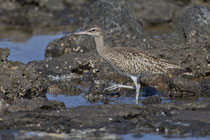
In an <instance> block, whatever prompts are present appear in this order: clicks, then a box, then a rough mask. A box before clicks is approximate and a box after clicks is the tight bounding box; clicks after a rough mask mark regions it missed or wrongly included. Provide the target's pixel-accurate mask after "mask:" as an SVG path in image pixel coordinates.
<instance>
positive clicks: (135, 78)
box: [130, 76, 141, 104]
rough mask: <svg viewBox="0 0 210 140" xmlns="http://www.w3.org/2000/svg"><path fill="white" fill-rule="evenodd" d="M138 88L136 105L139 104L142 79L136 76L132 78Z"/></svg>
mask: <svg viewBox="0 0 210 140" xmlns="http://www.w3.org/2000/svg"><path fill="white" fill-rule="evenodd" d="M130 77H131V79H132V80H133V82H134V84H135V86H136V104H138V98H139V92H140V88H141V85H140V78H138V77H135V76H130Z"/></svg>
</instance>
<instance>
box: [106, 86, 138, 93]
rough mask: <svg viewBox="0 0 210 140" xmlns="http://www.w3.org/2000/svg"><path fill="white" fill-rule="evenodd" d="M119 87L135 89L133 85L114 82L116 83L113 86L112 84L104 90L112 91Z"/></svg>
mask: <svg viewBox="0 0 210 140" xmlns="http://www.w3.org/2000/svg"><path fill="white" fill-rule="evenodd" d="M118 88H128V89H134V87H133V86H127V85H120V84H114V85H112V86H110V87H107V88H105V89H104V90H103V92H104V91H106V90H108V91H111V90H115V89H118Z"/></svg>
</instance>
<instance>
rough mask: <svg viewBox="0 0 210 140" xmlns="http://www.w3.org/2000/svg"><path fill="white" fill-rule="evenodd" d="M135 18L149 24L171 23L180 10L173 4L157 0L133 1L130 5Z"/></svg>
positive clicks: (164, 0)
mask: <svg viewBox="0 0 210 140" xmlns="http://www.w3.org/2000/svg"><path fill="white" fill-rule="evenodd" d="M131 6H132V11H133V13H134V16H135V18H137V19H138V20H139V21H141V22H143V23H144V24H145V23H147V24H148V23H149V24H161V23H165V22H166V23H167V22H171V21H172V20H173V19H174V15H175V12H176V11H177V10H178V9H180V8H179V6H178V5H176V3H175V2H174V3H173V2H170V1H166V0H159V1H158V3H157V1H155V0H133V2H132V3H131Z"/></svg>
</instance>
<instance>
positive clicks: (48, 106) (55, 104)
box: [6, 98, 65, 113]
mask: <svg viewBox="0 0 210 140" xmlns="http://www.w3.org/2000/svg"><path fill="white" fill-rule="evenodd" d="M63 108H65V105H64V103H62V102H59V101H47V100H46V99H44V98H34V99H16V100H14V101H13V102H12V103H11V104H10V105H9V106H8V107H7V108H6V110H7V113H12V112H18V111H33V110H36V109H41V110H58V109H63Z"/></svg>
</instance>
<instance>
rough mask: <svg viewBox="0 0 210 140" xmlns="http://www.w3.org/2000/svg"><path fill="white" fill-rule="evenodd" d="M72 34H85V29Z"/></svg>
mask: <svg viewBox="0 0 210 140" xmlns="http://www.w3.org/2000/svg"><path fill="white" fill-rule="evenodd" d="M73 34H75V35H85V34H87V32H86V31H81V32H76V33H73Z"/></svg>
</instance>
